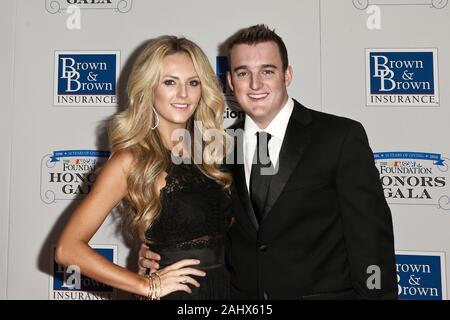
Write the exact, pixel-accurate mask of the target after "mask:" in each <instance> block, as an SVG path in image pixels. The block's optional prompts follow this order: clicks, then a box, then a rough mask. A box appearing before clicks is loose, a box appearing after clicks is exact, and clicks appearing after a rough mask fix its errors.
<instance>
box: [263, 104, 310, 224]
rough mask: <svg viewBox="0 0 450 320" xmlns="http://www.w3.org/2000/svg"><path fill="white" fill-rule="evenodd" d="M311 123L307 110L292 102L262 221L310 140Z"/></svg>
mask: <svg viewBox="0 0 450 320" xmlns="http://www.w3.org/2000/svg"><path fill="white" fill-rule="evenodd" d="M311 121H312V117H311V113H310V112H309V111H308V109H306V108H305V107H303V106H302V105H301V104H300V103H298V102H297V101H295V100H294V110H293V111H292V115H291V118H290V119H289V123H288V126H287V128H286V133H285V136H284V139H283V144H282V146H281V150H280V156H279V159H278V172H277V173H276V174H275V175H274V176H272V180H271V182H270V187H269V192H268V195H267V200H266V205H265V207H264V213H263V219H264V218H265V217H266V216H267V215H268V214H269V212H270V210H271V209H272V207H273V205H274V204H275V202H276V201H277V199H278V197H279V196H280V194H281V192H282V191H283V189H284V187H285V185H286V183H287V181H288V180H289V178H290V176H291V174H292V172H293V171H294V169H295V167H296V166H297V164H298V163H299V162H300V160H301V158H302V156H303V154H304V151H305V149H306V147H307V146H308V144H309V142H310V140H311V134H310V130H308V125H309V124H310V122H311Z"/></svg>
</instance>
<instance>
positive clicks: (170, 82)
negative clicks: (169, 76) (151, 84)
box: [163, 80, 175, 86]
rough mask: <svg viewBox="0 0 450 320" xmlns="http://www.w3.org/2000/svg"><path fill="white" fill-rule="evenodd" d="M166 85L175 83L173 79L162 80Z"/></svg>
mask: <svg viewBox="0 0 450 320" xmlns="http://www.w3.org/2000/svg"><path fill="white" fill-rule="evenodd" d="M163 83H164V84H165V85H166V86H172V85H174V84H175V81H173V80H164V82H163Z"/></svg>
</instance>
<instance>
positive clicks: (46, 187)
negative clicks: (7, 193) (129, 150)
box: [41, 150, 110, 204]
mask: <svg viewBox="0 0 450 320" xmlns="http://www.w3.org/2000/svg"><path fill="white" fill-rule="evenodd" d="M109 155H110V152H109V151H99V150H58V151H53V154H47V155H45V156H44V157H43V158H42V160H41V200H42V201H43V202H45V203H47V204H50V203H54V202H56V201H57V200H73V199H81V198H84V197H85V196H86V195H87V194H88V193H89V192H90V190H91V188H92V186H93V184H94V182H95V179H96V177H97V174H98V172H97V171H98V170H97V169H98V168H100V167H101V166H102V165H103V164H104V163H105V162H106V161H107V160H108V158H109Z"/></svg>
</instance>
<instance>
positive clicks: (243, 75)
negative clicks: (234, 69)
mask: <svg viewBox="0 0 450 320" xmlns="http://www.w3.org/2000/svg"><path fill="white" fill-rule="evenodd" d="M247 75H248V72H247V71H241V72H238V73H237V76H238V77H245V76H247Z"/></svg>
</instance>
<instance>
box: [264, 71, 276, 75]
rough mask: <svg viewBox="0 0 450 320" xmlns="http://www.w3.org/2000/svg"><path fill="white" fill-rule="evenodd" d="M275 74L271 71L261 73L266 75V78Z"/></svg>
mask: <svg viewBox="0 0 450 320" xmlns="http://www.w3.org/2000/svg"><path fill="white" fill-rule="evenodd" d="M274 73H275V72H274V71H273V70H263V72H262V74H263V75H266V76H268V75H271V74H274Z"/></svg>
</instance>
